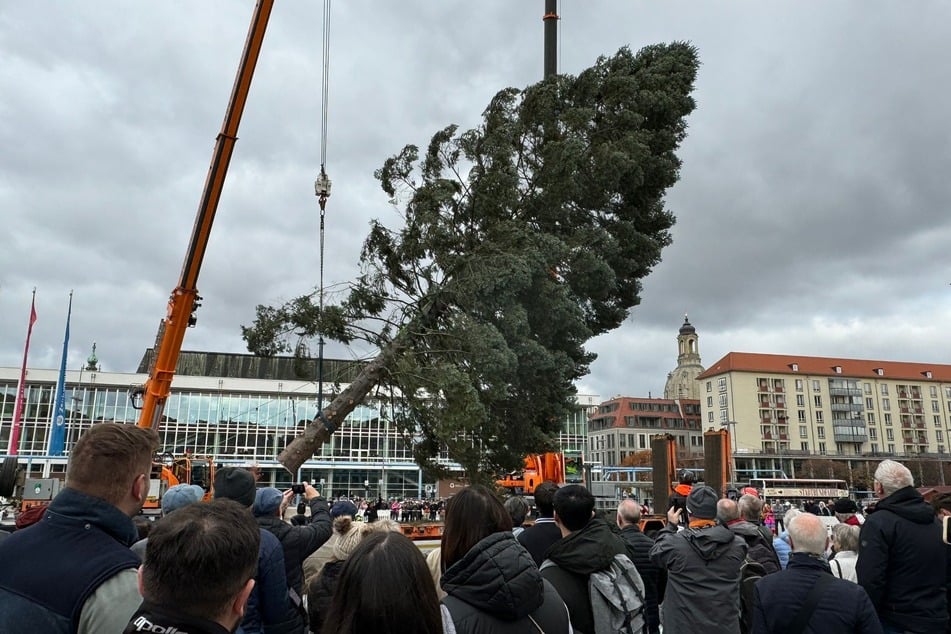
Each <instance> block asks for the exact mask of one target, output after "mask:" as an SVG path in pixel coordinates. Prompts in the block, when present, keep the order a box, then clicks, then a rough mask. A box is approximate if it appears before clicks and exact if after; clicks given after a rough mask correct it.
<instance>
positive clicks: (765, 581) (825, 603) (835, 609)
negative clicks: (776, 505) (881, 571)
mask: <svg viewBox="0 0 951 634" xmlns="http://www.w3.org/2000/svg"><path fill="white" fill-rule="evenodd" d="M787 531H788V533H789V541H790V544H791V546H792V554H791V555H790V556H789V565H788V566H787V567H786V569H785V570H782V571H780V572H777V573H775V574H772V575H769V576H766V577H763V578H762V579H760V580H759V582H758V583H757V584H756V589H755V599H754V606H755V607H754V613H753V632H755V633H759V632H763V633H766V632H780V631H786V629H787V628H788V627H789V625H790V624H791V623H795V622H796V620H797V618H798V617H799V615H800V612H801V611H802V610H803V609H804V608H803V606H804V605H805V604H806V601H807V599H808V598H809V596H810V595H811V594H812V593H813V592H814V591H813V588H814V587H817V588H818V590H816V591H815V592H817V595H816V597H815V598H816V602H815V603H813V607H812V612H811V614H804V615H803V617H802V618H804V619H805V626H804V629H802V630H800V631H801V632H804V633H811V634H840V633H841V634H852V633H853V632H854V633H856V634H880V633H881V632H882V626H881V625H880V624H879V622H878V618H877V617H876V616H875V610H874V608H873V607H872V602H871V601H870V600H869V598H868V595H867V594H866V593H865V590H863V589H862V587H861V586H859V585H857V584H854V583H852V582H851V581H846V580H844V579H837V578H835V577H833V576H832V572H831V571H830V570H829V564H827V563H826V561H825V559H824V557H823V553H825V551H826V548H827V546H828V545H829V534H828V531H827V530H826V527H825V525H824V524H823V523H822V520H820V519H819V518H818V517H816V516H815V515H813V514H812V513H803V514H801V515H797V516H796V517H794V518H793V519H792V520H790V522H789V526H788V527H787ZM805 609H806V610H808V609H809V608H808V607H806V608H805ZM806 616H808V618H805V617H806Z"/></svg>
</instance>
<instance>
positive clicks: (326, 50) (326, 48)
mask: <svg viewBox="0 0 951 634" xmlns="http://www.w3.org/2000/svg"><path fill="white" fill-rule="evenodd" d="M330 3H331V0H324V15H323V18H324V28H323V52H322V55H323V60H322V61H323V68H322V75H323V77H322V82H321V94H320V174H319V175H318V176H317V180H316V181H315V182H314V192H315V194H316V195H317V202H318V204H319V205H320V256H319V257H320V278H319V288H318V297H317V308H318V314H319V315H320V317H321V318H323V315H324V235H325V228H324V227H325V222H324V216H325V212H326V207H327V199H328V198H330V178H329V177H328V176H327V104H328V101H329V94H330ZM317 348H318V350H317V410H318V416H319V417H320V418H321V419H323V420H324V421H325V425H326V424H327V422H326V419H324V417H323V407H324V336H323V334H320V335H318V339H317ZM328 429H330V426H329V425H328ZM330 431H333V430H332V429H330Z"/></svg>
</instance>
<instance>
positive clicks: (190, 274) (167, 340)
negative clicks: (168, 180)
mask: <svg viewBox="0 0 951 634" xmlns="http://www.w3.org/2000/svg"><path fill="white" fill-rule="evenodd" d="M273 5H274V0H258V2H257V5H256V6H255V8H254V14H253V15H252V17H251V25H250V27H249V28H248V37H247V40H246V41H245V45H244V52H243V53H242V56H241V64H240V66H239V67H238V73H237V76H236V77H235V81H234V87H233V89H232V91H231V100H230V101H229V103H228V109H227V111H226V112H225V118H224V121H223V122H222V124H221V132H219V133H218V137H217V139H216V140H215V148H214V152H213V153H212V157H211V166H210V167H209V168H208V176H207V178H206V180H205V187H204V190H203V192H202V197H201V203H200V204H199V206H198V213H197V215H196V217H195V226H194V228H193V229H192V234H191V239H190V241H189V243H188V250H187V251H186V253H185V263H184V264H183V265H182V273H181V277H180V278H179V281H178V286H176V287H175V289H174V290H173V291H172V294H171V296H170V297H169V300H168V311H167V313H166V315H165V319H163V320H162V322H161V323H160V324H159V330H158V335H157V336H156V338H155V348H154V353H153V357H152V363H151V365H150V367H149V378H148V379H147V380H146V382H145V384H144V385H142V386H138V387H136V388H134V389H133V391H132V392H131V394H130V396H131V397H132V404H133V407H135V408H136V409H141V412H140V414H139V421H138V426H139V427H145V428H148V429H155V430H156V431H157V430H158V428H159V427H160V424H161V421H162V415H163V413H164V411H165V402H166V400H168V396H169V394H170V393H171V390H172V378H173V377H174V375H175V366H176V365H177V364H178V357H179V353H180V352H181V350H182V342H183V341H184V340H185V329H186V328H188V327H190V326H194V325H195V322H196V314H195V313H196V311H197V310H198V307H199V306H201V297H200V296H199V295H198V287H197V284H198V273H199V270H200V269H201V263H202V260H203V258H204V256H205V248H206V247H207V246H208V237H209V235H210V234H211V226H212V223H213V222H214V220H215V212H217V210H218V202H219V201H220V200H221V191H222V189H223V188H224V183H225V176H227V174H228V165H229V163H230V162H231V155H232V153H233V151H234V145H235V142H236V141H237V140H238V136H237V135H238V126H239V124H240V123H241V115H242V114H243V112H244V106H245V103H247V98H248V91H249V89H250V87H251V78H252V77H253V76H254V68H255V66H256V65H257V61H258V55H259V54H260V52H261V44H262V42H263V41H264V32H265V31H266V30H267V23H268V19H269V18H270V16H271V8H272V7H273Z"/></svg>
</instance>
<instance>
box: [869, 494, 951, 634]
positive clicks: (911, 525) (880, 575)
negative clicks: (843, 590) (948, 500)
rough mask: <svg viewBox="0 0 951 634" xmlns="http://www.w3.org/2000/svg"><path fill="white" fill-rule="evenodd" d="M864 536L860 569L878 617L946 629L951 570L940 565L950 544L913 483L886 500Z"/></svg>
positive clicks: (908, 626) (920, 628) (902, 625)
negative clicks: (947, 595)
mask: <svg viewBox="0 0 951 634" xmlns="http://www.w3.org/2000/svg"><path fill="white" fill-rule="evenodd" d="M859 539H860V541H861V547H860V548H859V558H858V561H857V562H856V565H855V572H856V575H857V576H858V580H859V585H861V586H862V587H863V588H865V591H866V592H868V596H869V598H870V599H871V600H872V604H873V605H874V606H875V610H876V611H877V612H878V615H879V617H881V618H882V620H884V621H886V622H888V623H889V624H891V625H893V626H895V628H896V629H901V630H910V631H913V632H944V631H945V625H946V623H947V620H948V607H947V598H946V596H945V583H946V582H947V569H946V567H945V566H943V565H937V564H938V563H939V562H944V561H945V560H946V557H947V550H948V546H946V545H945V544H944V542H942V541H941V524H940V523H939V522H938V519H937V518H936V517H935V515H934V511H933V510H932V508H931V506H930V505H929V504H928V503H927V502H925V500H924V498H922V497H921V494H920V493H918V491H916V490H915V489H914V488H913V487H910V486H908V487H905V488H903V489H899V490H898V491H895V492H894V493H892V494H891V495H889V496H887V497H885V498H883V499H881V500H880V501H879V502H878V504H876V505H875V511H874V512H873V513H871V514H870V515H869V516H868V518H867V519H866V520H865V523H864V524H862V532H861V533H860V534H859Z"/></svg>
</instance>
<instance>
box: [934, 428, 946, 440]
mask: <svg viewBox="0 0 951 634" xmlns="http://www.w3.org/2000/svg"><path fill="white" fill-rule="evenodd" d="M934 437H935V440H937V441H938V442H944V432H942V431H941V430H940V429H938V430H935V433H934Z"/></svg>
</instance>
